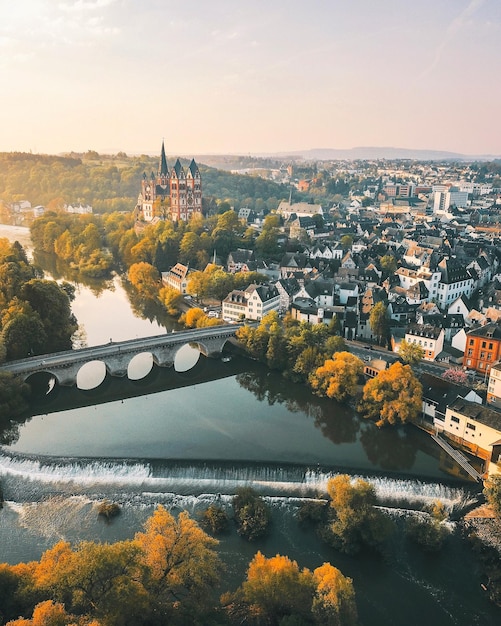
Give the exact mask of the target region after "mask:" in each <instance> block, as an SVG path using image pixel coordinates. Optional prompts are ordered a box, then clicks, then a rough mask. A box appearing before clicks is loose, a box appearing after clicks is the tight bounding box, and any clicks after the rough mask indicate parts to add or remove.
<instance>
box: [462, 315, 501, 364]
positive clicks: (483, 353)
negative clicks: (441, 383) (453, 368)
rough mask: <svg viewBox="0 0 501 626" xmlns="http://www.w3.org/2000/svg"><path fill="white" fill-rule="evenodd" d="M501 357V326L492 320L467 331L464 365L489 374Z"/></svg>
mask: <svg viewBox="0 0 501 626" xmlns="http://www.w3.org/2000/svg"><path fill="white" fill-rule="evenodd" d="M500 359H501V326H499V325H498V324H495V323H494V322H491V323H490V324H485V325H484V326H480V327H478V328H474V329H472V330H470V331H469V332H467V333H466V346H465V353H464V359H463V365H464V366H465V367H467V368H468V369H472V370H475V371H477V372H479V373H480V374H487V373H488V372H489V370H490V368H491V367H492V365H494V363H497V362H498V361H499V360H500Z"/></svg>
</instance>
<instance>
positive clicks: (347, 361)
mask: <svg viewBox="0 0 501 626" xmlns="http://www.w3.org/2000/svg"><path fill="white" fill-rule="evenodd" d="M362 371H363V362H362V361H361V360H360V359H359V358H358V357H356V356H354V355H353V354H350V353H349V352H336V353H335V354H334V355H333V357H332V359H327V361H325V363H324V364H323V365H322V366H321V367H319V368H318V369H317V370H316V371H315V372H314V374H312V376H311V377H310V384H311V386H312V387H313V389H315V390H316V392H317V393H318V394H319V395H326V396H327V397H328V398H333V399H334V400H338V401H339V402H344V401H345V400H347V399H348V398H350V397H353V396H355V395H356V392H357V385H358V377H359V376H360V374H361V373H362Z"/></svg>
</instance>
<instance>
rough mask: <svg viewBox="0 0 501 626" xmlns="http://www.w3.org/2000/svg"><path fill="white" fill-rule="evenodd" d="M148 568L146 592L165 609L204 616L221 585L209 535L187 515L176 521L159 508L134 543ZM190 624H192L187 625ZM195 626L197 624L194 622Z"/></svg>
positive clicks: (218, 562)
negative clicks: (210, 600) (218, 585)
mask: <svg viewBox="0 0 501 626" xmlns="http://www.w3.org/2000/svg"><path fill="white" fill-rule="evenodd" d="M134 543H135V545H137V546H138V547H139V548H140V549H141V551H142V557H141V562H142V564H143V565H145V566H146V567H147V568H148V572H149V574H148V579H147V581H146V582H145V585H146V587H147V589H148V590H149V591H150V593H151V594H152V595H153V597H155V598H156V599H157V602H158V603H159V605H160V606H161V607H164V609H167V610H169V609H172V608H173V607H175V608H176V611H182V612H184V611H188V612H195V613H197V612H198V613H199V614H202V612H203V611H204V610H205V609H207V606H208V601H209V599H210V591H211V590H212V589H213V587H214V586H215V585H216V583H217V582H218V581H219V575H220V571H221V561H220V559H219V557H218V555H217V554H216V552H215V547H216V545H217V544H218V542H217V541H216V540H215V539H213V538H212V537H210V536H209V535H207V534H206V533H205V532H204V531H203V530H202V529H201V528H200V526H199V525H198V524H197V523H196V522H195V521H194V520H193V519H191V518H190V516H189V514H188V513H187V512H186V511H183V512H181V513H180V514H179V516H178V517H177V519H176V518H175V517H174V516H173V515H172V514H171V513H169V512H168V511H167V510H166V509H165V508H164V507H163V506H158V507H157V508H156V509H155V512H154V513H153V515H152V516H151V517H150V518H149V519H148V520H147V521H146V523H145V526H144V532H141V533H137V534H136V536H135V539H134ZM186 623H191V622H189V621H188V622H186ZM193 623H195V621H193Z"/></svg>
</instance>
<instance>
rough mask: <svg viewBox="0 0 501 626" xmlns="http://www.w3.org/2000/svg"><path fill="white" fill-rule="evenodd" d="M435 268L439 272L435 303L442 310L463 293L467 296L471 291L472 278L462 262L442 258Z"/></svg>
mask: <svg viewBox="0 0 501 626" xmlns="http://www.w3.org/2000/svg"><path fill="white" fill-rule="evenodd" d="M437 269H439V270H440V272H441V277H440V282H439V284H438V293H437V297H436V299H437V303H438V306H439V307H440V308H441V309H442V310H446V309H447V308H448V307H449V305H450V304H451V303H452V302H454V301H455V300H457V298H459V296H462V295H465V296H466V297H467V298H469V297H470V296H471V294H472V292H473V278H472V276H471V273H470V272H469V271H468V270H467V269H466V267H465V266H464V264H463V263H461V262H460V261H459V260H458V259H455V258H444V259H442V260H441V261H440V263H439V264H438V266H437Z"/></svg>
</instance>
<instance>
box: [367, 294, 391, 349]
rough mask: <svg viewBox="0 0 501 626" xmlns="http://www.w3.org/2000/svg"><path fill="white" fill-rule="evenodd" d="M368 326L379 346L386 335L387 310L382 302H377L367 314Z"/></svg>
mask: <svg viewBox="0 0 501 626" xmlns="http://www.w3.org/2000/svg"><path fill="white" fill-rule="evenodd" d="M369 324H370V326H371V329H372V332H373V333H374V334H375V335H376V337H377V338H378V342H379V344H381V343H382V340H383V339H384V338H385V337H386V335H387V333H388V310H387V307H386V306H385V305H384V303H383V302H377V303H376V304H375V305H374V306H373V307H372V309H371V312H370V313H369Z"/></svg>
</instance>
